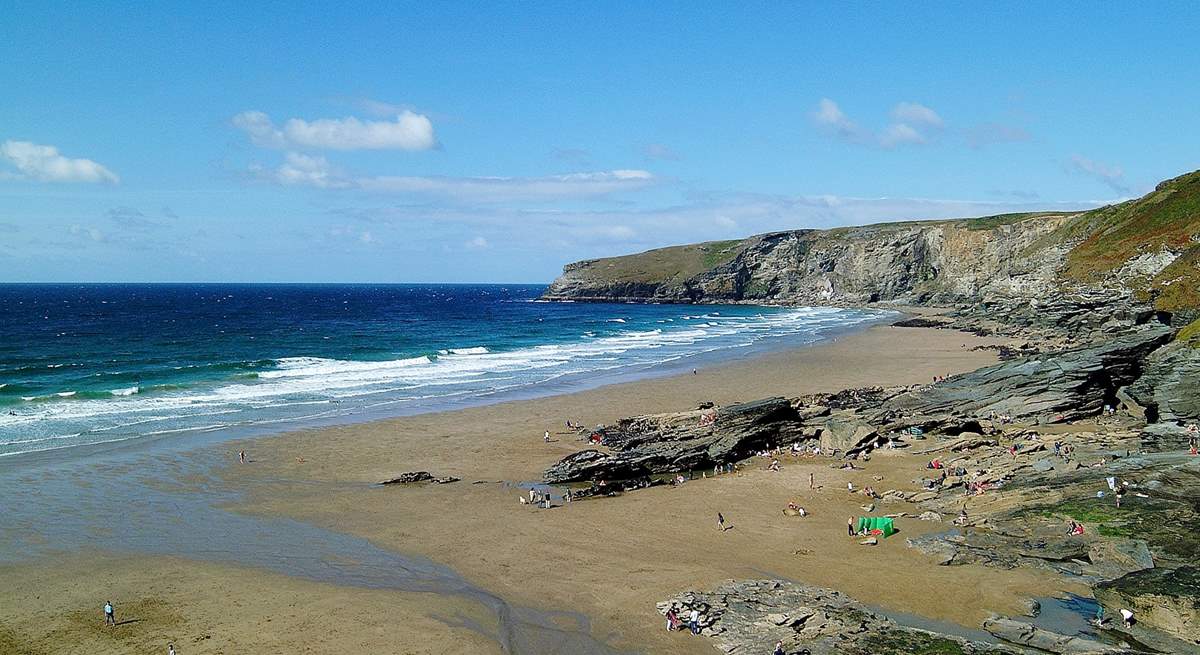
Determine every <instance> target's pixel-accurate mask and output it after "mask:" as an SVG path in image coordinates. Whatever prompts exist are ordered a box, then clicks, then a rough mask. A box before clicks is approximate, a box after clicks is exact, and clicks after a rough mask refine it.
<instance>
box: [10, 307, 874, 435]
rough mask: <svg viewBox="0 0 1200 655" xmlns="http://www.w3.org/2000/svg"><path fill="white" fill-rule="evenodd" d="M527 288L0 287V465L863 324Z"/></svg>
mask: <svg viewBox="0 0 1200 655" xmlns="http://www.w3.org/2000/svg"><path fill="white" fill-rule="evenodd" d="M542 290H543V287H541V286H532V285H481V286H460V285H0V328H2V331H3V337H4V338H3V339H2V340H0V457H2V456H8V455H15V454H21V453H29V452H37V451H46V450H54V449H66V448H72V447H77V446H83V445H93V444H102V443H110V442H118V441H127V440H135V439H140V438H148V437H156V436H162V435H170V434H181V433H183V434H186V433H189V432H204V431H222V430H229V429H233V428H245V427H253V428H255V429H260V430H263V429H269V428H270V427H271V426H279V427H280V428H281V429H282V428H283V427H288V426H293V425H297V424H304V423H307V422H320V421H336V420H338V419H341V418H345V417H349V416H372V417H374V416H387V415H399V414H405V413H414V412H418V411H430V410H436V409H443V408H448V407H454V406H460V405H464V404H473V403H474V404H477V403H480V402H487V401H489V400H499V399H504V398H509V397H517V396H521V395H523V394H524V395H530V394H536V393H545V392H547V391H548V390H553V391H555V392H557V391H566V390H572V389H576V388H584V387H587V386H595V385H597V384H602V383H604V382H607V381H612V380H616V379H629V378H631V377H637V376H639V375H644V374H648V373H649V372H651V371H658V370H664V367H671V366H674V367H676V368H678V369H681V370H682V369H684V368H687V367H689V366H692V365H698V364H706V363H709V362H712V361H719V360H721V359H727V358H733V357H737V356H740V355H742V354H744V353H746V352H748V351H752V350H764V349H771V348H775V347H784V346H790V345H798V344H803V343H809V342H812V341H816V340H819V339H821V338H824V337H827V336H829V335H831V334H834V333H836V332H838V331H843V330H846V329H851V328H853V327H854V326H856V325H863V324H866V323H870V322H874V321H878V320H880V316H881V314H880V313H879V312H870V311H863V310H845V309H832V308H774V307H753V306H744V305H740V306H704V307H695V306H684V305H633V304H585V303H543V302H536V298H537V297H538V295H539V294H540V293H541V291H542Z"/></svg>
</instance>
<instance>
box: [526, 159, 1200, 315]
mask: <svg viewBox="0 0 1200 655" xmlns="http://www.w3.org/2000/svg"><path fill="white" fill-rule="evenodd" d="M1078 287H1090V288H1092V289H1097V288H1101V289H1113V288H1123V289H1126V290H1128V291H1130V292H1132V293H1133V294H1134V296H1135V297H1136V298H1138V299H1140V300H1142V301H1144V302H1147V303H1152V304H1153V305H1154V306H1155V307H1156V308H1158V309H1162V310H1166V311H1170V312H1175V313H1182V316H1183V317H1185V318H1188V319H1189V320H1190V319H1191V318H1195V317H1197V316H1200V313H1198V312H1200V171H1196V172H1192V173H1188V174H1186V175H1182V176H1180V177H1177V178H1174V179H1171V180H1167V181H1165V182H1163V183H1161V184H1159V185H1158V187H1157V188H1155V190H1154V191H1153V192H1151V193H1149V194H1147V195H1146V196H1144V197H1142V198H1139V199H1136V200H1129V201H1126V202H1122V203H1118V204H1115V205H1109V206H1105V207H1100V208H1097V209H1093V210H1089V211H1079V212H1033V213H1024V214H999V215H995V216H984V217H979V218H967V219H952V220H927V221H904V222H896V223H880V224H874V225H865V226H859V227H840V228H834V229H830V230H795V231H786V232H776V233H771V234H764V235H760V236H756V237H750V238H747V239H741V240H732V241H712V242H708V243H698V244H692V245H684V246H673V247H668V248H659V249H656V250H650V251H647V252H643V253H639V254H634V255H627V256H623V257H608V258H604V259H597V260H592V261H587V262H580V263H578V264H574V265H571V266H568V267H566V268H565V269H564V274H563V276H562V277H560V278H559V279H558V280H556V281H555V283H554V284H552V285H551V286H550V288H549V289H548V291H547V294H546V296H547V297H548V298H555V299H571V298H583V299H587V300H603V299H609V298H620V299H623V300H629V299H646V300H655V301H660V302H723V301H739V300H753V301H778V302H785V303H788V302H790V303H816V304H821V303H862V302H876V301H879V300H900V301H904V302H930V303H953V302H971V301H974V300H978V299H980V298H982V297H984V296H985V295H987V294H991V293H998V294H1014V293H1015V294H1026V295H1028V296H1029V297H1031V298H1044V297H1053V296H1055V295H1057V294H1058V293H1060V292H1063V291H1068V290H1072V289H1076V288H1078ZM1193 314H1195V315H1193Z"/></svg>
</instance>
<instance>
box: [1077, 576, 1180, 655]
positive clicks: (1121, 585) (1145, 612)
mask: <svg viewBox="0 0 1200 655" xmlns="http://www.w3.org/2000/svg"><path fill="white" fill-rule="evenodd" d="M1096 599H1097V600H1099V601H1100V602H1101V604H1103V605H1104V607H1105V609H1106V610H1107V611H1108V613H1109V614H1110V615H1112V616H1116V615H1117V610H1118V609H1120V608H1128V609H1130V610H1132V611H1133V613H1134V616H1135V618H1136V619H1137V620H1138V623H1139V624H1141V625H1144V626H1147V627H1152V628H1156V629H1158V630H1161V631H1163V632H1165V633H1167V634H1169V635H1172V636H1174V637H1177V638H1179V639H1182V640H1184V641H1188V642H1191V643H1193V644H1200V568H1196V567H1194V566H1183V567H1180V568H1178V569H1150V570H1145V571H1137V572H1134V573H1130V574H1128V575H1126V576H1123V577H1120V578H1117V579H1116V580H1112V581H1109V582H1103V583H1101V584H1100V585H1098V586H1097V587H1096Z"/></svg>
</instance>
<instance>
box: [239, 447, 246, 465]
mask: <svg viewBox="0 0 1200 655" xmlns="http://www.w3.org/2000/svg"><path fill="white" fill-rule="evenodd" d="M238 461H239V462H241V463H242V464H245V463H246V451H244V450H239V451H238Z"/></svg>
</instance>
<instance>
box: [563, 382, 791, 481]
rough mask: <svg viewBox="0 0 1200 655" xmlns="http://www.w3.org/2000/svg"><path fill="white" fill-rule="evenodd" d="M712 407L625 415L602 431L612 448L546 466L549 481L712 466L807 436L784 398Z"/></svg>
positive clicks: (605, 442) (619, 477)
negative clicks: (700, 409)
mask: <svg viewBox="0 0 1200 655" xmlns="http://www.w3.org/2000/svg"><path fill="white" fill-rule="evenodd" d="M711 412H712V410H705V411H694V412H681V413H676V414H653V415H648V416H635V417H632V418H626V419H621V420H620V421H618V422H617V424H616V425H615V426H612V427H605V428H603V429H601V430H599V431H598V434H599V435H600V437H601V442H602V443H603V445H605V446H608V447H609V448H611V449H612V451H613V452H601V451H599V450H594V449H593V450H584V451H581V452H578V453H574V454H572V455H568V456H567V457H564V458H563V459H562V460H561V461H559V462H558V463H557V464H555V465H554V466H551V467H550V468H549V469H547V470H546V472H545V474H544V476H543V477H544V479H545V480H546V481H547V482H556V483H560V482H573V481H580V480H623V479H632V478H641V477H645V476H649V475H654V474H661V473H670V472H677V471H689V470H693V469H704V468H711V467H713V466H715V465H717V464H725V463H731V462H735V461H738V460H741V459H743V458H745V457H747V456H750V455H752V454H753V453H755V452H756V451H759V450H764V449H769V448H773V447H775V446H777V445H780V444H790V443H792V442H794V441H797V440H799V439H801V438H803V434H802V426H801V423H800V420H799V416H798V414H797V412H796V410H795V408H794V407H792V405H791V403H789V402H788V401H787V400H786V399H784V398H768V399H766V400H759V401H755V402H750V403H742V404H738V405H728V406H725V407H721V408H719V409H717V410H716V412H715V419H709V418H706V416H712V413H711Z"/></svg>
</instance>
